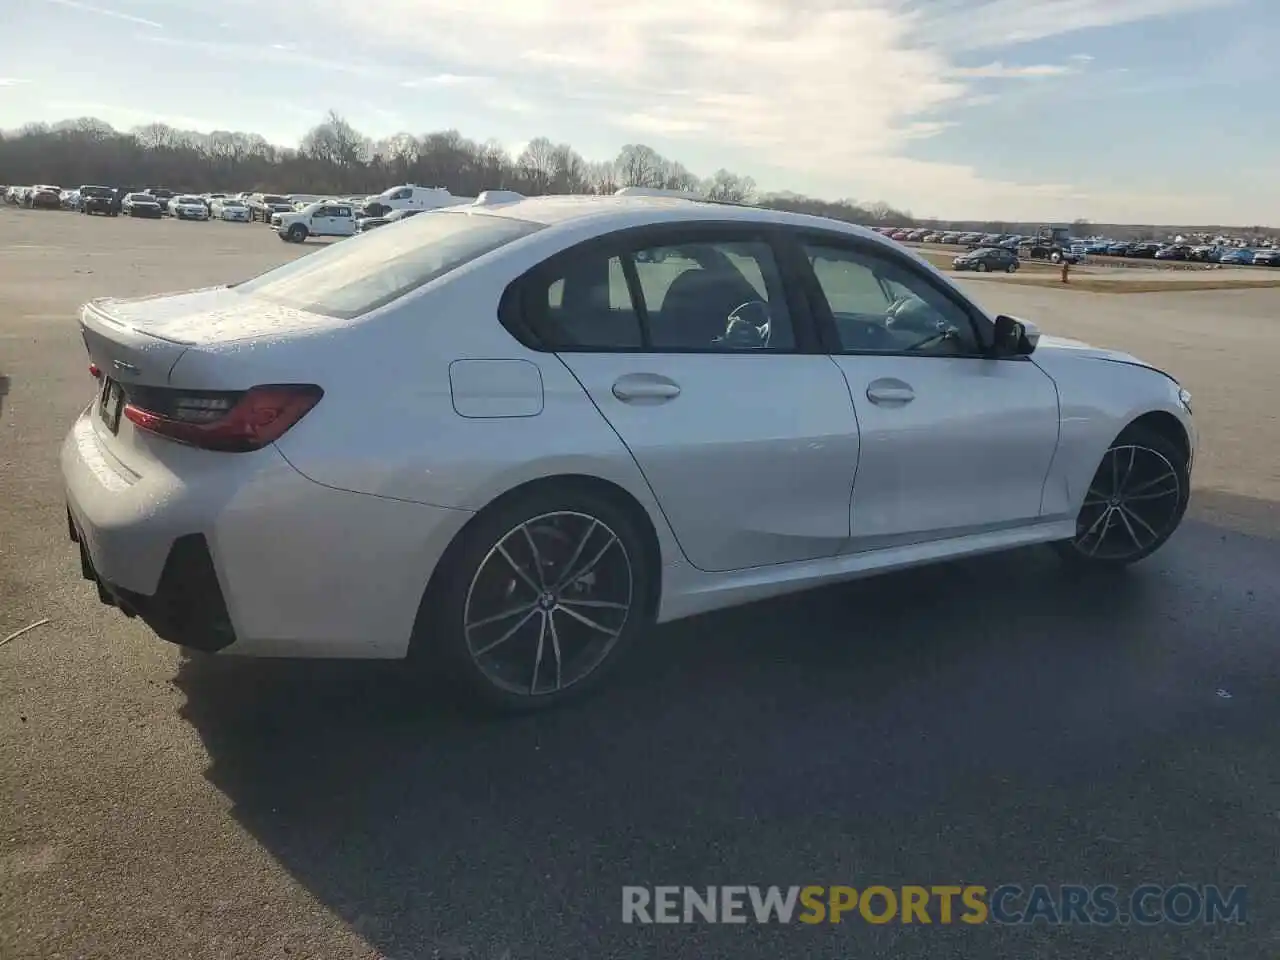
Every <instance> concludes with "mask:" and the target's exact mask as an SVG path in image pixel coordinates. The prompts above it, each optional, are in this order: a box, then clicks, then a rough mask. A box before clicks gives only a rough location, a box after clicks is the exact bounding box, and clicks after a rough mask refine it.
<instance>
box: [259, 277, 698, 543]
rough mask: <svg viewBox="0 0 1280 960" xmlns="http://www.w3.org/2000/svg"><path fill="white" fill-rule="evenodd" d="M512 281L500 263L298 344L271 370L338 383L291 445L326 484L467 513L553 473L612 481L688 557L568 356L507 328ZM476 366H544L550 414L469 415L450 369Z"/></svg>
mask: <svg viewBox="0 0 1280 960" xmlns="http://www.w3.org/2000/svg"><path fill="white" fill-rule="evenodd" d="M504 286H505V284H504V283H503V282H501V281H499V282H495V280H494V277H493V274H492V273H491V272H489V271H486V270H483V269H476V270H469V269H467V268H464V269H463V270H460V271H457V272H456V273H455V274H454V275H452V277H451V278H450V282H449V283H441V284H437V285H435V287H434V289H426V290H424V291H423V292H422V293H421V294H419V295H415V296H412V297H408V298H405V299H404V300H402V301H400V302H399V303H397V304H395V305H394V307H393V308H389V309H388V310H387V311H386V312H385V313H384V314H383V315H381V316H379V317H376V318H372V319H369V320H367V321H366V322H364V323H363V324H360V325H358V326H356V327H353V328H349V329H347V330H343V331H341V332H338V333H335V334H333V335H332V336H331V337H330V338H328V340H327V342H326V341H325V339H323V338H321V339H317V340H316V342H314V343H312V344H310V345H309V346H308V347H307V348H306V349H305V350H304V351H301V352H298V351H294V350H291V351H289V352H290V353H291V354H295V356H294V357H293V358H292V359H291V360H290V362H289V364H287V365H282V366H275V367H273V366H270V365H267V366H264V367H263V368H262V369H261V374H260V375H261V376H267V375H268V373H270V374H271V375H273V376H278V377H286V376H287V377H301V376H306V377H308V380H307V382H318V383H319V384H320V385H321V386H322V387H323V388H324V391H325V395H324V399H323V400H321V402H320V404H319V405H318V406H317V407H316V408H315V409H314V410H313V411H312V412H311V413H310V414H308V415H307V417H305V418H304V419H303V420H302V421H301V422H300V423H299V424H298V425H297V426H296V427H294V428H293V429H292V430H291V431H289V433H287V434H286V435H285V436H284V437H283V438H281V440H280V441H279V442H278V444H277V445H278V447H279V449H280V450H281V452H282V453H283V454H284V456H285V457H286V458H287V459H288V460H289V462H290V463H292V464H293V465H294V466H295V467H296V468H297V469H298V470H299V471H300V472H301V473H303V474H304V475H305V476H307V477H309V478H311V479H312V480H314V481H316V482H317V483H322V484H325V485H326V486H330V487H335V488H338V489H344V490H351V491H356V492H360V493H366V494H371V495H374V496H379V497H392V498H395V499H399V500H407V501H411V502H416V503H424V504H430V505H434V506H440V507H450V508H455V509H465V510H479V509H481V508H483V507H484V506H485V505H487V504H488V503H490V502H491V501H493V500H494V499H495V498H497V497H498V496H500V495H502V494H504V493H506V492H507V491H509V490H511V489H512V488H514V487H517V486H520V485H521V484H524V483H527V482H530V481H533V480H538V479H542V478H545V477H554V476H562V475H566V474H579V475H586V476H590V477H595V478H599V479H602V480H606V481H608V482H610V483H613V484H615V485H617V486H618V487H621V488H622V489H623V490H625V491H626V492H627V493H629V494H630V495H631V496H632V497H633V498H634V499H635V500H636V501H638V502H639V503H640V505H641V506H642V507H643V508H644V509H645V511H646V512H647V513H648V515H649V517H650V519H651V521H652V522H653V524H654V527H655V529H656V530H657V532H658V537H659V542H660V546H661V549H662V555H663V558H664V561H665V560H667V559H668V558H671V559H675V558H676V557H677V556H678V549H676V548H675V546H674V541H673V540H672V538H671V534H670V530H669V529H668V528H667V526H666V524H665V521H664V519H663V517H662V513H661V511H660V509H659V508H658V505H657V503H656V502H655V500H654V498H653V495H652V493H651V491H650V489H649V487H648V485H647V483H646V482H645V480H644V477H643V475H642V474H641V473H640V471H639V468H638V467H637V466H636V464H635V461H634V460H633V459H632V457H631V454H630V452H629V451H628V450H627V449H626V447H625V446H624V445H623V443H622V441H621V440H620V439H619V438H618V436H617V434H616V433H614V431H613V429H612V428H611V427H610V426H609V425H608V423H607V422H606V421H605V419H604V418H603V417H602V416H601V415H600V413H599V411H597V410H596V408H595V406H594V405H593V404H592V403H591V401H590V399H589V398H588V397H587V396H586V394H585V392H584V391H583V390H582V387H581V386H580V385H579V383H578V381H577V380H576V379H575V378H574V377H573V375H572V374H571V373H570V372H569V370H568V369H567V368H566V367H565V365H564V364H563V363H562V362H561V361H560V360H559V359H558V358H557V357H556V356H555V355H554V354H550V353H539V352H537V351H533V350H530V349H528V348H526V347H524V346H523V345H521V344H520V343H518V342H517V341H516V340H515V339H514V338H513V337H512V336H511V335H510V334H509V333H507V331H506V330H504V329H503V328H502V326H501V325H500V324H499V322H498V318H497V311H498V300H499V298H500V296H501V294H502V291H503V289H504ZM462 360H468V361H474V360H481V361H483V360H515V361H523V362H525V363H527V364H529V365H531V366H533V367H536V370H537V374H538V376H539V377H540V379H541V383H542V401H541V408H540V410H538V412H537V413H536V415H529V410H527V409H523V408H522V409H519V410H516V409H513V410H512V411H511V412H512V413H513V414H516V415H508V416H487V417H486V416H475V415H474V412H475V411H474V409H471V410H466V411H464V412H467V413H471V414H473V415H471V416H463V415H461V414H460V413H459V412H458V410H457V409H456V408H455V398H454V395H453V392H452V389H451V381H450V368H451V366H453V365H454V363H455V362H456V361H462ZM289 368H293V369H289ZM454 369H455V372H456V370H457V368H456V367H455V368H454ZM304 371H308V372H304ZM310 377H315V378H317V379H315V380H311V379H309V378H310ZM262 382H266V381H262ZM497 412H502V411H501V410H498V411H497Z"/></svg>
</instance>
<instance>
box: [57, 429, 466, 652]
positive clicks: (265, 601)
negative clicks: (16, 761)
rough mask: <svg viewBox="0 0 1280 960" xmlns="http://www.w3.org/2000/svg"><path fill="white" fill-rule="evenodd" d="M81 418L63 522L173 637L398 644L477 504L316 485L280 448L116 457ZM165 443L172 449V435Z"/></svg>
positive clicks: (125, 607)
mask: <svg viewBox="0 0 1280 960" xmlns="http://www.w3.org/2000/svg"><path fill="white" fill-rule="evenodd" d="M95 418H96V414H94V413H93V412H92V411H91V410H89V411H86V412H85V413H84V414H82V415H81V417H80V418H79V420H77V422H76V424H75V426H74V427H73V428H72V430H71V432H70V434H68V436H67V439H66V441H65V442H64V444H63V448H62V473H63V479H64V485H65V490H66V502H67V515H68V534H69V535H70V537H71V538H72V540H73V541H75V542H76V543H77V544H78V546H79V549H80V558H81V572H82V574H83V575H84V576H85V577H86V578H87V579H89V580H90V581H92V582H93V583H94V584H95V586H96V588H97V591H98V597H99V599H100V600H101V601H102V602H103V603H106V604H108V605H110V606H113V607H116V608H118V609H119V610H121V611H122V612H124V613H125V614H126V615H127V616H137V617H139V618H140V619H142V620H143V621H144V622H146V623H147V624H148V625H149V626H150V627H151V628H152V629H153V630H154V631H155V632H156V634H157V635H159V636H160V637H161V638H163V639H165V640H168V641H170V642H171V643H175V644H178V645H181V646H186V647H191V648H193V649H198V650H205V651H221V652H224V653H226V654H231V655H243V656H299V657H353V658H397V657H403V656H404V655H405V653H406V652H407V649H408V642H409V636H410V634H411V632H412V628H413V623H414V619H415V617H416V616H417V612H418V606H419V604H420V602H421V599H422V593H423V590H424V589H425V587H426V584H427V582H428V580H429V578H430V575H431V573H432V571H433V570H434V568H435V565H436V562H437V561H438V560H439V558H440V556H441V555H442V554H443V552H444V550H445V548H446V547H447V546H448V544H449V543H450V542H451V541H452V539H453V537H454V536H455V535H456V534H457V532H458V531H459V530H461V528H462V526H463V525H464V524H465V523H466V522H467V520H468V519H470V517H471V516H472V514H471V513H470V512H468V511H464V510H451V509H446V508H440V507H432V506H427V505H422V504H412V503H407V502H404V501H400V500H389V499H386V498H382V497H374V496H369V495H366V494H358V493H350V492H347V491H343V490H335V489H332V488H330V487H324V486H321V485H319V484H317V483H314V482H313V481H311V480H308V479H307V478H306V477H304V476H303V475H302V474H300V473H298V471H296V470H295V469H294V468H293V467H292V466H291V465H290V464H289V463H288V461H286V460H285V459H284V457H283V456H282V455H281V454H280V453H279V451H277V450H276V449H274V448H270V449H267V450H263V451H259V452H257V453H253V454H220V453H209V452H206V451H200V450H194V449H191V448H186V447H181V446H180V445H178V444H170V443H169V442H168V441H160V440H157V441H155V442H156V443H157V444H164V445H165V449H166V452H167V453H170V454H171V456H170V457H168V458H167V460H166V461H165V462H159V461H157V460H154V459H152V460H147V461H146V465H145V466H142V465H140V464H134V466H137V470H134V469H131V468H130V467H129V466H125V465H124V464H123V463H121V462H120V461H119V460H117V459H116V458H115V457H114V456H112V454H111V453H110V452H109V451H108V450H107V449H106V447H105V445H104V444H103V443H102V442H101V440H100V438H99V435H98V432H97V431H98V427H97V426H96V424H95ZM170 448H172V449H170Z"/></svg>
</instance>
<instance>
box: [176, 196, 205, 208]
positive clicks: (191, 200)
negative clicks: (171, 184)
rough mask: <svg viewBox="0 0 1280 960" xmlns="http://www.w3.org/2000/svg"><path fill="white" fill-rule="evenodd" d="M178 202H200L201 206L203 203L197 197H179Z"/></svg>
mask: <svg viewBox="0 0 1280 960" xmlns="http://www.w3.org/2000/svg"><path fill="white" fill-rule="evenodd" d="M178 203H179V204H200V205H201V206H203V205H204V201H203V200H201V199H200V198H199V197H179V198H178Z"/></svg>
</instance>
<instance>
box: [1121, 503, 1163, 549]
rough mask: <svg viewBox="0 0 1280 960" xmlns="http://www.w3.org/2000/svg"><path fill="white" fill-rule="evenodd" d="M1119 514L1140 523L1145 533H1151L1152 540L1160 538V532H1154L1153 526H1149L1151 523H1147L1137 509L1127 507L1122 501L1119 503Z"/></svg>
mask: <svg viewBox="0 0 1280 960" xmlns="http://www.w3.org/2000/svg"><path fill="white" fill-rule="evenodd" d="M1120 515H1121V516H1123V517H1128V518H1130V519H1132V520H1137V521H1138V522H1139V523H1140V524H1142V526H1143V529H1145V530H1146V531H1147V533H1149V534H1151V539H1152V540H1159V539H1160V534H1158V533H1156V531H1155V528H1154V527H1153V526H1151V524H1149V523H1147V521H1146V520H1144V519H1143V518H1142V515H1141V514H1139V513H1138V511H1136V510H1131V509H1129V507H1127V506H1125V505H1124V504H1123V503H1122V504H1120Z"/></svg>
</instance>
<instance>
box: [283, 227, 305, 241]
mask: <svg viewBox="0 0 1280 960" xmlns="http://www.w3.org/2000/svg"><path fill="white" fill-rule="evenodd" d="M285 236H286V237H288V239H289V242H290V243H302V242H303V241H304V240H306V239H307V228H306V227H304V226H303V225H302V224H300V223H295V224H294V225H293V226H291V227H290V228H289V229H288V230H287V231H285Z"/></svg>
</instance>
